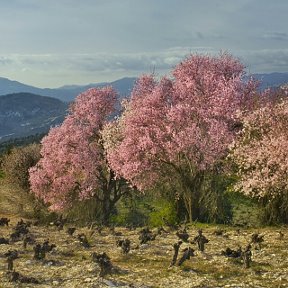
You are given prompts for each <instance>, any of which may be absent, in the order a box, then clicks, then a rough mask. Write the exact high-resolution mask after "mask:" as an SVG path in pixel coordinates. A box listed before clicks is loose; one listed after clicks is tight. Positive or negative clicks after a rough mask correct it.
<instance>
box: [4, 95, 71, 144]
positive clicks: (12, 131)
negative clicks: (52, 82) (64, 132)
mask: <svg viewBox="0 0 288 288" xmlns="http://www.w3.org/2000/svg"><path fill="white" fill-rule="evenodd" d="M67 108H68V105H67V104H66V103H64V102H62V101H60V100H58V99H55V98H52V97H46V96H40V95H35V94H31V93H14V94H8V95H5V96H2V97H0V141H5V140H7V139H9V138H15V137H23V136H28V135H32V134H36V133H43V132H47V131H48V130H49V129H50V127H51V126H55V125H57V124H60V123H62V121H63V119H64V117H65V115H66V112H67Z"/></svg>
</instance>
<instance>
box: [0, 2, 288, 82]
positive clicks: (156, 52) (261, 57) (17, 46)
mask: <svg viewBox="0 0 288 288" xmlns="http://www.w3.org/2000/svg"><path fill="white" fill-rule="evenodd" d="M0 13H1V14H0V15H1V18H0V24H1V25H0V37H1V39H0V77H6V78H9V79H11V80H17V81H20V82H22V83H25V84H30V85H34V86H37V87H59V86H62V85H66V84H88V83H98V82H106V81H113V80H116V79H119V78H121V77H125V76H136V77H137V76H139V75H141V74H143V73H150V72H153V71H154V72H155V73H156V74H158V75H162V74H163V73H168V71H170V70H171V69H172V68H173V66H174V65H175V64H177V63H179V62H180V61H181V60H182V59H184V58H185V57H186V56H187V55H189V54H191V53H206V54H207V53H209V54H217V53H219V52H220V51H223V50H224V51H228V52H230V53H231V54H233V55H234V56H235V57H238V58H240V59H241V61H242V62H243V63H244V64H245V65H246V67H247V72H248V73H255V72H265V73H266V72H275V71H277V72H288V16H287V15H288V1H287V0H273V1H272V0H3V1H0Z"/></svg>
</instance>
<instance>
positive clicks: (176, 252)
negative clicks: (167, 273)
mask: <svg viewBox="0 0 288 288" xmlns="http://www.w3.org/2000/svg"><path fill="white" fill-rule="evenodd" d="M182 243H183V242H182V241H178V242H177V243H175V244H174V245H173V248H174V255H173V258H172V261H171V263H170V266H169V267H171V266H174V265H175V263H176V261H177V257H178V253H179V249H180V246H181V244H182Z"/></svg>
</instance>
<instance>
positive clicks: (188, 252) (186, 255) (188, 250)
mask: <svg viewBox="0 0 288 288" xmlns="http://www.w3.org/2000/svg"><path fill="white" fill-rule="evenodd" d="M192 256H194V249H192V248H190V247H188V248H185V249H184V253H183V256H182V257H181V258H180V259H179V261H178V264H177V265H178V266H181V265H182V264H183V262H184V261H186V260H189V259H190V257H192Z"/></svg>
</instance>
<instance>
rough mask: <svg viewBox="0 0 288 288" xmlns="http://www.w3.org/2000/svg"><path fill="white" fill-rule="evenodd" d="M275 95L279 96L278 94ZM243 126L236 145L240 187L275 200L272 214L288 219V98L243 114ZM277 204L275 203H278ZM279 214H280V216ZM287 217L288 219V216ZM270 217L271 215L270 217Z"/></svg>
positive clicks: (249, 194)
mask: <svg viewBox="0 0 288 288" xmlns="http://www.w3.org/2000/svg"><path fill="white" fill-rule="evenodd" d="M274 98H275V97H274ZM243 125H244V127H243V130H242V131H241V134H240V137H239V139H238V141H236V142H235V143H234V145H233V147H232V152H231V157H232V159H233V160H234V161H235V163H236V164H237V171H238V176H239V182H238V183H237V185H236V188H237V189H239V190H240V191H242V192H243V193H244V194H246V195H248V196H252V197H254V198H257V199H259V200H261V202H262V201H263V203H264V204H267V203H271V204H273V205H272V206H269V207H270V209H271V208H273V209H276V210H278V211H274V212H275V213H274V212H273V211H272V210H271V211H270V213H269V214H270V216H271V217H274V216H275V215H276V218H279V216H280V218H282V219H270V220H271V221H274V220H282V221H283V220H285V221H286V222H287V221H288V213H287V212H286V211H287V207H288V148H287V144H288V99H287V96H286V98H283V99H282V100H280V101H279V99H278V101H277V102H276V103H273V102H269V103H267V104H266V105H265V106H264V107H261V108H259V109H257V110H256V111H255V112H253V113H250V114H246V115H245V116H244V117H243ZM274 204H275V205H276V206H275V205H274ZM277 215H278V216H277ZM285 218H286V219H285ZM268 220H269V219H268Z"/></svg>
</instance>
